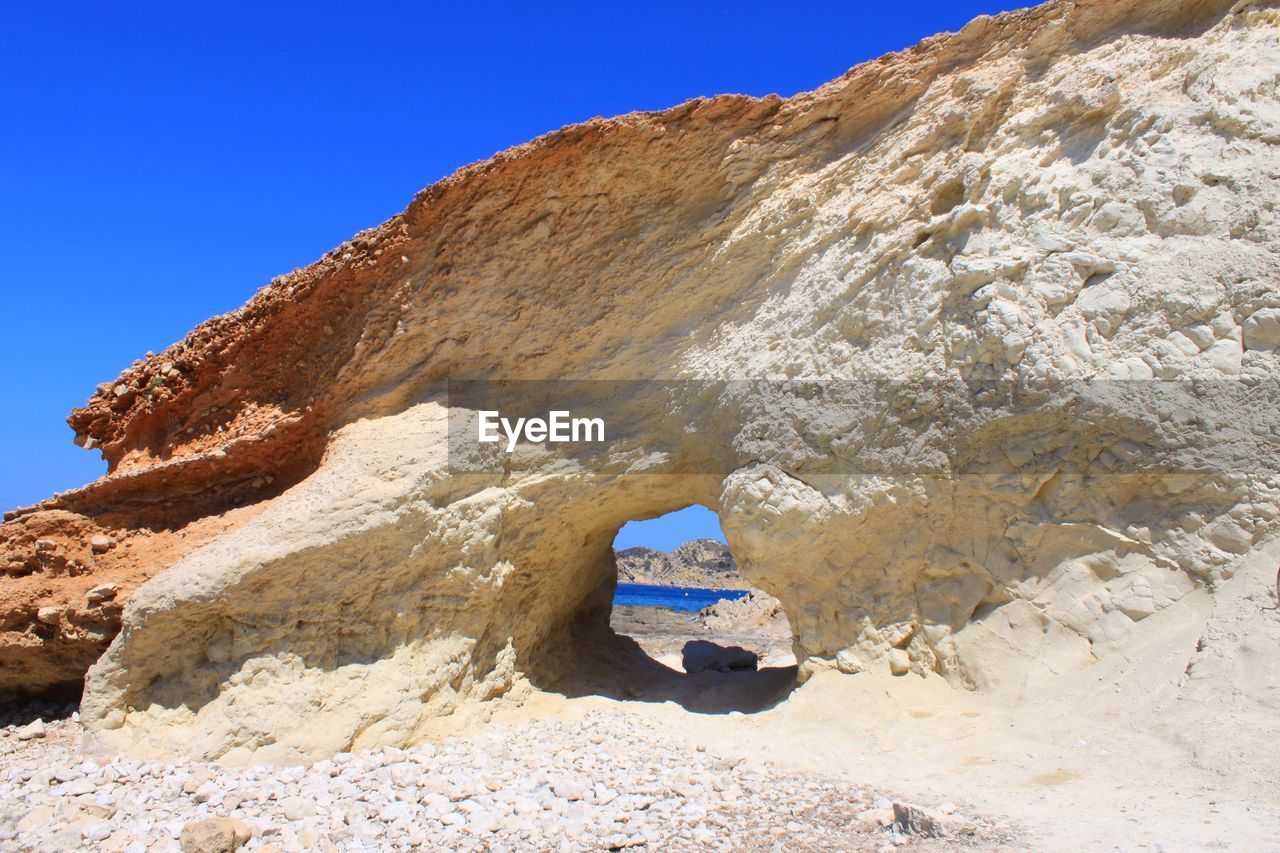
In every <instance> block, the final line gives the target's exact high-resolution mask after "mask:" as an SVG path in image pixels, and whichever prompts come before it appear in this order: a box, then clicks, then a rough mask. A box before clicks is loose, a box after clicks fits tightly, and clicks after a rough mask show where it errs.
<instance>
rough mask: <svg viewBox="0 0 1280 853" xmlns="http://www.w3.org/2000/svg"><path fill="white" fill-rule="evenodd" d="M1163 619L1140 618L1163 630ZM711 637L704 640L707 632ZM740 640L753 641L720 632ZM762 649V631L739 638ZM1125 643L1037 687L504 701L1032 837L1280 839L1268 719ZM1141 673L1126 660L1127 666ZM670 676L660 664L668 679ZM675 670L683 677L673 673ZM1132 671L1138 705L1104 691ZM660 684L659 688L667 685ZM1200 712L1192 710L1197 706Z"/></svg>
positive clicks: (1162, 843)
mask: <svg viewBox="0 0 1280 853" xmlns="http://www.w3.org/2000/svg"><path fill="white" fill-rule="evenodd" d="M614 624H615V629H622V630H625V631H627V632H629V633H630V634H631V636H633V637H635V638H636V639H637V641H638V642H640V644H641V645H642V646H643V647H644V648H645V649H646V651H649V652H650V654H651V655H652V656H654V657H655V658H658V659H659V660H661V661H662V662H664V663H667V664H668V665H669V666H670V665H672V664H673V663H674V665H675V666H676V667H677V668H678V654H675V655H674V657H673V650H674V652H678V644H679V643H680V641H681V639H682V638H683V637H686V636H689V637H695V636H696V637H703V638H706V637H707V634H706V633H705V632H699V631H698V626H697V625H696V624H695V623H691V622H689V621H688V620H687V619H686V618H684V617H682V616H680V615H678V614H676V615H674V616H673V615H672V614H665V615H664V614H659V613H656V612H655V613H651V614H640V615H639V616H633V615H630V614H621V618H618V617H615V623H614ZM1177 627H1178V626H1170V625H1164V626H1158V625H1155V626H1152V634H1153V637H1158V638H1160V640H1161V641H1162V642H1163V641H1164V640H1165V639H1166V638H1167V637H1168V636H1170V634H1171V632H1174V631H1176V630H1177ZM715 639H719V638H715ZM724 639H726V640H731V641H732V642H735V643H738V644H741V645H744V646H746V647H749V648H750V647H752V646H751V644H752V642H753V638H751V637H749V636H736V637H731V638H724ZM755 642H756V644H757V646H759V645H764V646H765V650H766V653H778V652H780V651H785V652H786V653H788V654H789V650H780V649H779V648H778V646H777V645H776V643H775V644H773V645H770V644H769V643H768V641H761V640H759V639H757V640H755ZM1164 657H1165V658H1169V659H1168V660H1166V661H1163V662H1160V661H1157V662H1156V663H1152V659H1151V658H1150V657H1146V658H1144V657H1142V656H1141V655H1138V656H1135V661H1136V663H1134V662H1130V663H1127V662H1126V661H1123V660H1119V661H1115V662H1111V663H1108V664H1106V665H1099V666H1098V667H1096V668H1095V669H1096V670H1097V671H1096V672H1091V673H1088V674H1087V677H1083V676H1082V677H1081V679H1080V680H1079V681H1078V683H1075V684H1071V685H1066V686H1065V687H1064V686H1063V685H1059V686H1058V689H1056V690H1054V691H1045V695H1043V696H1041V697H1037V696H1029V697H1028V696H1024V697H1021V699H1020V700H1019V701H1018V702H1016V703H1015V702H1011V701H1010V699H1009V697H1007V696H1005V697H998V696H992V695H985V694H981V693H977V692H971V691H966V690H960V689H956V688H953V687H951V686H950V685H948V684H947V683H946V682H945V681H944V680H943V679H942V678H940V677H934V676H931V677H929V678H921V677H919V676H916V675H908V676H903V677H897V678H895V677H892V676H889V675H888V674H884V675H878V674H871V673H860V674H858V675H844V674H841V673H838V672H834V671H833V672H826V673H820V674H818V675H817V676H815V677H813V678H812V679H810V680H809V681H808V682H806V683H805V684H803V685H801V686H799V687H798V688H796V689H794V692H790V693H789V695H788V692H787V690H786V688H785V687H784V688H783V689H782V690H781V692H780V693H779V692H778V690H779V688H778V684H777V681H776V678H774V677H773V674H774V673H775V672H776V671H775V670H762V671H761V672H759V673H729V674H721V673H714V674H713V673H703V674H700V675H699V676H698V677H697V678H699V679H702V682H701V683H700V684H699V685H690V686H689V687H688V688H685V689H686V690H691V689H693V688H695V687H701V688H702V689H715V690H718V691H719V693H720V695H721V696H722V697H726V696H729V697H732V696H734V695H735V693H736V695H738V696H740V697H741V701H742V706H743V707H744V708H752V709H754V708H755V707H756V706H757V705H758V704H759V703H758V702H756V701H755V697H756V696H757V695H758V694H760V693H765V694H770V695H772V699H771V701H770V702H769V703H767V704H768V707H765V708H764V709H763V710H758V711H755V712H753V713H740V712H736V711H728V712H726V713H697V712H696V711H695V712H691V711H690V710H689V707H688V706H689V703H687V702H681V701H680V699H679V697H677V698H676V699H675V700H672V699H667V700H666V701H646V698H655V699H656V698H662V697H645V696H640V697H637V698H636V699H634V700H618V699H607V698H602V697H599V696H594V697H582V698H574V699H565V698H564V697H561V696H557V695H555V694H540V695H538V696H536V697H535V698H534V699H531V700H530V701H529V702H527V703H526V705H525V707H524V709H522V711H521V712H520V713H529V714H533V715H535V716H541V715H544V714H549V715H553V716H569V717H573V716H576V715H579V714H582V713H584V712H586V711H587V710H593V711H604V712H607V713H613V714H622V715H629V716H634V717H637V718H641V719H644V720H646V721H648V722H651V723H658V724H659V725H661V727H662V728H663V729H664V730H666V731H668V732H669V733H670V734H671V736H672V737H673V738H689V739H692V740H695V741H697V742H698V743H699V744H703V745H705V746H706V747H707V748H708V749H710V750H711V751H713V752H714V753H715V754H717V755H720V756H722V757H725V758H728V759H743V758H750V757H762V758H766V759H767V760H769V761H770V762H771V763H772V764H775V765H777V766H780V767H785V768H787V769H788V770H791V771H794V772H800V773H805V772H810V773H816V774H822V775H824V776H832V777H835V778H841V779H844V780H846V781H847V782H854V781H856V782H857V783H858V784H867V785H871V786H873V787H875V786H882V787H886V788H889V789H892V790H894V791H897V792H899V793H900V794H901V795H902V796H905V797H908V798H910V799H913V800H915V801H918V802H920V803H923V804H926V805H935V806H936V805H938V804H941V803H948V802H949V803H956V804H960V806H961V807H962V808H965V809H968V810H971V811H973V812H975V813H979V812H981V813H987V814H994V815H997V816H1003V817H1005V818H1007V819H1008V820H1009V821H1010V822H1011V823H1012V824H1013V825H1015V826H1017V827H1018V828H1019V831H1020V832H1022V833H1023V834H1024V837H1025V839H1026V844H1027V846H1029V847H1031V848H1033V849H1040V850H1064V851H1066V850H1086V849H1088V850H1226V849H1230V850H1280V803H1278V802H1277V800H1276V798H1275V795H1274V793H1275V787H1276V783H1277V781H1280V780H1278V779H1277V778H1274V776H1273V774H1271V773H1269V772H1267V768H1275V767H1277V766H1280V745H1277V744H1276V742H1275V741H1274V740H1273V739H1271V737H1270V735H1269V734H1268V732H1270V731H1274V729H1275V724H1276V720H1274V719H1270V718H1264V717H1261V716H1259V715H1258V714H1257V713H1256V712H1246V711H1240V712H1238V713H1231V712H1229V711H1224V710H1223V709H1222V708H1213V709H1209V708H1207V707H1204V708H1201V707H1199V706H1197V705H1195V704H1191V705H1190V706H1188V703H1186V702H1185V701H1184V702H1181V703H1179V706H1178V707H1176V708H1175V707H1173V706H1172V704H1170V705H1168V706H1166V705H1164V704H1162V703H1163V702H1164V698H1163V695H1162V692H1161V691H1162V690H1163V688H1162V687H1160V686H1159V685H1163V684H1165V683H1167V682H1168V681H1169V678H1170V677H1171V676H1168V675H1167V674H1165V673H1162V672H1161V671H1160V670H1161V667H1164V668H1167V669H1168V670H1169V671H1170V672H1173V671H1174V670H1175V669H1178V668H1180V667H1182V666H1183V663H1182V662H1181V661H1180V660H1178V659H1176V658H1173V657H1172V656H1169V655H1164ZM1135 668H1136V669H1138V670H1140V671H1141V672H1138V673H1135V671H1134V669H1135ZM678 678H680V676H673V679H678ZM683 678H685V679H692V678H693V677H690V676H684V677H683ZM1142 678H1148V679H1150V681H1151V684H1152V685H1153V686H1152V690H1151V697H1150V702H1145V703H1144V702H1136V703H1135V702H1133V701H1132V700H1119V701H1118V700H1117V697H1118V696H1119V695H1120V694H1121V687H1122V686H1123V687H1124V688H1125V692H1126V693H1127V692H1128V690H1129V689H1130V688H1131V687H1132V686H1133V684H1134V682H1135V681H1140V679H1142ZM668 695H670V694H668ZM1197 714H1202V715H1203V716H1204V717H1205V719H1197V718H1196V715H1197Z"/></svg>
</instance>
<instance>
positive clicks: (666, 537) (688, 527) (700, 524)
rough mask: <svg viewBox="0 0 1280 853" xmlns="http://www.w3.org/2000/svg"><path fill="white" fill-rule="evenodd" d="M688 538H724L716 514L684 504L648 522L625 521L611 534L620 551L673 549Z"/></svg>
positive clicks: (701, 507)
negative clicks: (630, 549)
mask: <svg viewBox="0 0 1280 853" xmlns="http://www.w3.org/2000/svg"><path fill="white" fill-rule="evenodd" d="M691 539H715V540H716V541H718V542H723V541H724V532H723V531H721V530H720V519H719V517H717V516H716V514H715V513H714V512H712V511H711V510H709V509H707V508H706V507H705V506H702V505H701V504H694V505H693V506H687V507H685V508H684V509H680V510H676V511H675V512H669V513H667V514H666V515H663V516H659V517H658V518H651V519H649V520H648V521H628V522H627V523H626V524H624V525H622V529H621V530H619V531H618V535H617V536H615V537H614V539H613V547H614V548H616V549H617V550H619V551H621V550H622V549H624V548H635V547H637V546H644V547H645V548H654V549H656V550H658V551H674V550H675V549H676V548H678V547H680V546H681V545H683V544H684V543H685V542H688V541H690V540H691Z"/></svg>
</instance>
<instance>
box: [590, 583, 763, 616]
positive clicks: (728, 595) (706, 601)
mask: <svg viewBox="0 0 1280 853" xmlns="http://www.w3.org/2000/svg"><path fill="white" fill-rule="evenodd" d="M746 594H747V591H746V590H745V589H700V588H698V587H692V586H650V585H649V584H643V583H620V584H618V590H617V592H615V593H614V594H613V603H614V604H622V605H630V606H632V607H670V608H671V609H672V610H679V611H681V612H683V613H696V612H697V611H699V610H701V609H702V608H704V607H708V606H710V605H712V604H715V603H716V602H717V601H725V600H730V601H732V600H733V599H735V598H742V597H743V596H744V595H746Z"/></svg>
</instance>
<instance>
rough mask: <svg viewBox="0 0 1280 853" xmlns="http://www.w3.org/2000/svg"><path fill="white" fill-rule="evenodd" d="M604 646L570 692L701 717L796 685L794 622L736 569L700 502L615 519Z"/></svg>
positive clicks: (748, 706) (764, 702)
mask: <svg viewBox="0 0 1280 853" xmlns="http://www.w3.org/2000/svg"><path fill="white" fill-rule="evenodd" d="M612 565H613V567H614V571H615V578H616V586H614V587H613V589H612V602H611V610H610V614H609V635H610V640H611V642H610V644H609V646H610V651H609V653H608V655H607V665H606V669H607V670H609V671H608V672H601V670H600V667H599V666H598V664H599V663H600V662H601V660H602V658H601V657H600V656H596V658H595V660H596V663H597V666H596V667H594V670H595V671H594V673H593V674H594V675H595V676H596V677H594V678H590V679H588V681H590V686H588V684H587V681H582V682H580V683H579V690H578V691H575V692H581V693H588V692H589V693H596V694H602V695H612V696H614V698H619V699H630V700H640V701H654V702H667V701H674V702H676V703H677V704H680V705H682V706H683V707H685V708H686V709H688V710H691V711H697V712H701V713H728V712H731V711H740V712H751V711H759V710H764V709H766V708H769V707H772V706H773V705H775V704H777V703H778V702H779V701H781V700H782V699H784V698H785V697H786V696H787V695H788V694H789V693H790V692H791V690H792V689H793V688H794V687H795V685H796V672H797V667H796V659H795V655H794V652H793V647H792V646H793V636H792V631H791V625H790V623H789V622H788V620H787V616H786V614H785V613H784V612H783V609H782V606H781V604H780V603H779V602H778V600H777V599H775V598H773V597H772V596H771V595H769V594H768V593H766V592H765V591H763V590H760V589H757V588H755V587H753V586H752V585H751V584H750V582H748V581H747V580H746V578H744V577H743V575H742V573H741V572H740V571H739V567H738V564H737V562H736V561H735V559H734V557H733V554H732V552H731V550H730V547H729V545H728V544H727V542H726V540H725V536H724V534H723V533H722V531H721V529H720V524H719V519H718V517H717V516H716V514H715V513H714V512H713V511H712V510H710V509H708V508H707V507H705V506H703V505H700V504H691V505H689V506H686V507H683V508H680V509H677V510H674V511H671V512H668V513H664V514H662V515H657V516H654V517H648V518H645V517H641V518H635V519H631V520H629V521H627V522H626V523H625V524H623V525H621V527H620V528H619V530H618V532H617V534H616V535H615V537H614V540H613V548H612Z"/></svg>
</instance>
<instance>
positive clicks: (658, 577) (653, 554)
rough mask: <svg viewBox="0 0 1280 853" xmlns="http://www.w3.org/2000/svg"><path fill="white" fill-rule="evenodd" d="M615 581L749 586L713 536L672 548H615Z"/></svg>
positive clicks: (679, 584)
mask: <svg viewBox="0 0 1280 853" xmlns="http://www.w3.org/2000/svg"><path fill="white" fill-rule="evenodd" d="M614 557H615V559H616V560H617V563H618V580H619V581H622V582H623V583H645V584H655V585H658V586H694V587H703V588H706V589H750V588H751V585H750V584H749V583H747V582H746V581H745V580H743V578H742V575H740V574H738V567H737V566H735V565H734V563H733V557H731V556H729V549H728V547H726V546H725V545H724V544H723V543H721V542H717V541H716V540H714V539H695V540H693V541H692V542H686V543H684V544H683V545H681V546H680V547H679V548H676V549H675V550H674V551H670V552H662V551H655V550H654V549H652V548H627V549H626V550H623V551H614Z"/></svg>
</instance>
